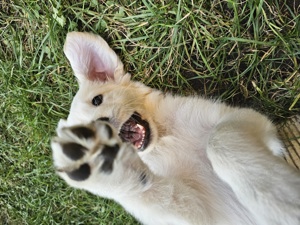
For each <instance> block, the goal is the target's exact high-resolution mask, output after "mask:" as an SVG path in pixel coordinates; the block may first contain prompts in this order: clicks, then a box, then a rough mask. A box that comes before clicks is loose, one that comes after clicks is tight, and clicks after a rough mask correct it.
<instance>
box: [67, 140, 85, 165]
mask: <svg viewBox="0 0 300 225" xmlns="http://www.w3.org/2000/svg"><path fill="white" fill-rule="evenodd" d="M62 150H63V153H64V154H65V155H66V156H68V157H69V158H70V159H72V160H74V161H75V160H79V159H81V158H82V157H83V156H84V154H85V152H86V151H87V149H86V148H85V147H83V146H82V145H80V144H77V143H63V144H62Z"/></svg>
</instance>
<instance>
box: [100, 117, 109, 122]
mask: <svg viewBox="0 0 300 225" xmlns="http://www.w3.org/2000/svg"><path fill="white" fill-rule="evenodd" d="M97 120H101V121H106V122H109V118H108V117H100V118H98V119H97Z"/></svg>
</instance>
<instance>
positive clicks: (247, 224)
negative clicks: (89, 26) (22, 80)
mask: <svg viewBox="0 0 300 225" xmlns="http://www.w3.org/2000/svg"><path fill="white" fill-rule="evenodd" d="M64 52H65V54H66V56H67V58H68V59H69V61H70V64H71V66H72V69H73V71H74V73H75V76H76V78H77V80H78V82H79V91H78V93H77V94H76V96H75V97H74V100H73V102H72V105H71V110H70V114H69V116H68V118H67V120H61V121H60V122H59V124H58V128H57V137H55V138H54V139H53V141H52V143H51V146H52V150H53V159H54V165H55V168H56V170H57V173H58V174H59V175H60V176H61V177H62V178H63V179H64V180H65V181H66V182H67V183H68V184H69V185H71V186H73V187H75V188H80V189H84V190H87V191H89V192H91V193H93V194H95V195H99V196H102V197H104V198H110V199H113V200H115V201H116V202H118V203H119V204H121V205H122V206H123V207H124V208H125V209H126V210H127V211H128V212H129V213H131V214H132V215H133V216H135V217H136V218H137V219H138V220H139V221H140V222H141V223H143V224H148V225H191V224H201V225H299V224H300V173H299V172H298V171H296V170H295V169H293V168H292V167H290V166H289V165H288V164H287V163H286V162H285V161H284V160H283V159H282V158H281V157H280V156H281V155H282V153H283V151H284V148H283V146H282V144H281V142H280V141H279V139H278V138H277V136H276V129H275V127H274V126H273V125H272V123H271V122H270V121H269V120H268V119H267V118H266V117H265V116H263V115H261V114H259V113H258V112H256V111H254V110H252V109H247V108H233V107H230V106H228V105H225V104H223V103H220V102H217V101H212V100H206V99H203V98H197V97H180V96H173V95H169V94H164V93H162V92H160V91H158V90H154V89H151V88H149V87H147V86H145V85H143V84H142V83H140V82H135V81H132V80H130V75H129V74H128V73H126V72H125V71H124V69H123V64H122V62H121V61H120V59H119V58H118V56H117V55H116V54H115V52H114V51H113V50H112V49H111V48H110V47H109V46H108V44H107V43H106V42H105V41H104V40H103V39H102V38H101V37H100V36H96V35H93V34H89V33H79V32H72V33H69V34H68V35H67V39H66V43H65V46H64Z"/></svg>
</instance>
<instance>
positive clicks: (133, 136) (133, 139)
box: [132, 133, 142, 142]
mask: <svg viewBox="0 0 300 225" xmlns="http://www.w3.org/2000/svg"><path fill="white" fill-rule="evenodd" d="M141 138H142V135H141V134H139V133H134V134H133V135H132V141H133V142H135V141H139V140H140V139H141Z"/></svg>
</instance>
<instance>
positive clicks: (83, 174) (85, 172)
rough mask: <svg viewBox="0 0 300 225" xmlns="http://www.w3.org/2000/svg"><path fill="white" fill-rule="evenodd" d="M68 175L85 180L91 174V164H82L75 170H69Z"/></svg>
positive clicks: (74, 178)
mask: <svg viewBox="0 0 300 225" xmlns="http://www.w3.org/2000/svg"><path fill="white" fill-rule="evenodd" d="M67 174H68V176H69V177H70V178H71V179H72V180H75V181H84V180H86V179H87V178H88V177H89V176H90V174H91V168H90V166H89V164H87V163H85V164H82V165H81V166H80V167H79V168H78V169H76V170H73V171H72V172H67Z"/></svg>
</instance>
